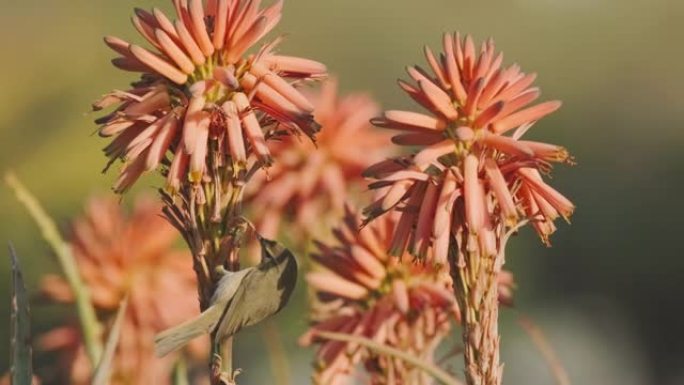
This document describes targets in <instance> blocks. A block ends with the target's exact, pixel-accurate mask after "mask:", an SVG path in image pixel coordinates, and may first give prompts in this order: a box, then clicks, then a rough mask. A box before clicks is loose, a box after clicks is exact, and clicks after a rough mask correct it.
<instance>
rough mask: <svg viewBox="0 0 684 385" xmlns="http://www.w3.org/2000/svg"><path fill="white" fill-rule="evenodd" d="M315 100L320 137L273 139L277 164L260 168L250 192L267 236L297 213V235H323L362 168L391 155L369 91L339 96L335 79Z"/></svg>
mask: <svg viewBox="0 0 684 385" xmlns="http://www.w3.org/2000/svg"><path fill="white" fill-rule="evenodd" d="M311 100H312V102H313V105H314V107H315V113H314V116H315V119H316V122H318V123H319V124H320V125H321V131H320V132H319V133H318V135H316V143H315V144H314V143H311V142H310V141H302V140H299V139H297V138H292V137H290V138H284V139H283V140H282V141H280V142H278V143H274V145H273V146H272V149H271V150H272V154H273V157H274V159H275V162H274V165H273V166H272V167H271V168H269V169H268V170H262V171H260V172H259V173H257V174H256V175H255V177H254V178H253V179H252V181H251V183H250V185H249V188H248V191H247V193H246V196H247V201H248V202H249V203H250V205H252V206H253V207H258V208H259V210H260V211H261V214H262V215H261V218H260V219H259V220H258V223H257V227H258V229H259V232H260V233H261V234H262V235H264V236H267V237H275V236H277V233H278V228H279V224H280V221H281V220H283V219H286V220H287V219H293V220H294V221H295V222H296V226H294V230H295V231H297V232H298V233H299V235H304V234H307V235H314V236H321V235H322V234H321V232H320V229H321V228H325V227H326V226H325V223H326V219H334V220H337V219H339V217H340V216H341V215H342V213H343V208H344V202H345V200H347V199H349V197H350V196H351V195H353V194H354V190H355V189H356V190H360V189H361V186H362V185H365V183H364V179H363V177H362V176H361V173H362V172H363V170H364V169H366V168H367V167H368V166H370V165H371V164H373V163H375V162H377V161H379V160H381V159H383V158H385V157H387V156H389V155H390V153H389V151H390V149H388V147H387V146H386V142H387V140H388V139H389V137H388V136H387V135H386V134H385V133H384V132H380V131H379V130H374V129H373V128H372V127H371V126H370V123H369V120H370V119H371V118H373V117H374V116H376V115H377V113H378V111H379V109H378V107H377V105H376V103H375V102H374V101H373V100H372V99H371V98H370V97H369V96H367V95H365V94H360V93H358V94H350V95H348V96H344V97H340V96H338V83H337V81H336V80H335V79H332V80H329V81H327V82H325V83H324V84H323V86H322V89H321V92H320V93H317V94H313V95H311ZM290 235H295V234H292V232H290Z"/></svg>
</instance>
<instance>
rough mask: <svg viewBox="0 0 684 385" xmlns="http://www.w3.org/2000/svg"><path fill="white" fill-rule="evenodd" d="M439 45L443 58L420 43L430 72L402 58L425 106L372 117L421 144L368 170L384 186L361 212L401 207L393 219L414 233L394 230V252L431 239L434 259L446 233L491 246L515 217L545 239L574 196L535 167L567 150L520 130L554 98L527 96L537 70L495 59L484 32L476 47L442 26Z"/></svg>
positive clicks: (441, 254) (442, 252) (550, 107)
mask: <svg viewBox="0 0 684 385" xmlns="http://www.w3.org/2000/svg"><path fill="white" fill-rule="evenodd" d="M443 45H444V54H443V55H442V57H441V58H442V60H438V59H437V58H436V57H435V55H434V54H433V53H432V51H430V49H429V48H426V50H425V53H426V57H427V60H428V63H429V65H430V68H431V69H432V71H433V74H429V73H428V72H427V71H425V70H423V69H421V68H419V67H409V68H408V73H409V76H410V77H411V78H412V79H413V80H414V81H415V82H416V84H415V85H413V84H409V83H406V82H404V81H400V82H399V85H400V87H401V88H402V89H403V90H404V91H406V92H407V93H408V94H409V96H411V97H412V98H413V99H414V100H415V101H417V102H418V103H419V104H420V105H422V106H423V107H425V108H426V109H428V110H429V111H430V112H431V113H432V115H425V114H422V113H416V112H408V111H386V112H385V113H384V115H383V116H382V117H380V118H377V119H374V120H373V122H374V124H376V125H378V126H380V127H387V128H390V129H393V130H398V131H401V134H399V135H396V136H394V137H393V138H392V140H393V142H395V143H397V144H399V145H410V146H418V147H419V150H418V152H417V153H416V154H415V155H414V156H413V157H411V158H401V159H393V160H387V161H384V162H381V163H378V164H376V165H374V166H372V167H371V168H369V169H368V170H367V171H366V173H365V175H366V176H368V177H372V178H375V179H377V182H375V183H373V184H372V185H371V187H372V188H382V189H383V190H382V196H381V198H380V199H379V200H378V201H376V202H375V203H373V204H372V205H371V206H370V207H368V208H367V209H366V214H367V215H368V216H369V217H370V218H373V217H375V216H377V215H380V214H382V213H384V212H386V211H388V210H391V209H394V208H397V209H400V210H401V211H403V216H402V222H401V224H400V228H402V229H404V230H405V231H406V232H412V234H413V237H411V241H410V242H409V240H408V238H409V237H405V238H404V239H395V242H394V245H395V246H396V247H395V250H394V252H396V253H401V252H403V250H404V249H406V248H409V249H410V251H411V252H412V253H414V254H417V255H421V256H422V255H424V254H425V251H426V250H427V247H428V246H429V245H430V244H431V243H432V242H434V243H435V249H436V251H435V255H434V257H435V259H436V260H437V261H439V262H445V261H446V259H447V251H448V244H449V236H450V234H454V235H456V234H458V233H462V234H465V235H473V236H475V238H477V239H478V243H479V244H480V246H481V247H482V248H485V249H488V250H489V251H496V250H498V249H499V246H500V245H497V244H496V242H495V240H496V238H500V237H496V236H495V233H498V232H500V231H501V228H500V225H503V226H507V227H512V226H515V225H516V223H518V222H519V221H520V220H521V219H522V218H528V219H530V220H531V221H532V222H533V224H534V227H535V229H536V230H537V232H538V233H539V235H540V236H541V237H542V239H543V241H544V242H545V243H548V236H549V235H550V234H551V233H552V232H553V231H554V230H555V227H554V225H553V220H554V219H556V218H557V217H558V216H562V217H564V218H566V219H567V218H569V216H570V215H571V214H572V212H573V210H574V205H573V204H572V203H571V202H570V201H569V200H568V199H566V198H565V197H563V196H562V195H561V194H560V193H558V192H557V191H556V190H554V189H553V188H552V187H550V186H549V185H548V184H546V183H545V182H544V181H543V180H542V177H541V173H540V171H543V172H548V171H549V170H550V168H551V165H550V163H551V162H565V163H569V164H572V163H573V160H572V157H570V155H569V154H568V152H567V150H565V149H564V148H562V147H560V146H556V145H552V144H546V143H540V142H534V141H527V140H521V139H520V138H521V136H522V135H523V134H524V133H525V132H526V131H527V130H528V129H529V128H530V127H531V126H532V125H533V124H534V123H535V122H536V121H537V120H539V119H541V118H543V117H544V116H546V115H548V114H550V113H552V112H553V111H555V110H556V109H558V107H559V106H560V102H557V101H551V102H545V103H541V104H537V105H531V104H532V103H533V102H534V101H535V100H536V99H537V98H538V97H539V95H540V91H539V89H538V88H534V87H531V86H532V82H533V81H534V79H535V75H534V74H529V75H526V74H524V73H522V72H521V71H520V69H519V67H518V66H517V65H513V66H511V67H508V68H504V67H502V66H501V65H502V62H503V56H502V55H501V54H496V52H495V51H494V44H493V43H492V41H491V40H490V41H487V42H486V43H484V44H483V45H482V47H481V49H480V53H479V54H477V53H476V49H475V45H474V43H473V40H472V39H471V38H470V37H469V36H466V37H465V39H461V38H460V37H459V35H458V34H456V36H453V35H451V34H445V35H444V40H443ZM509 132H513V134H512V135H507V134H508V133H509ZM411 229H413V230H411ZM449 229H451V230H450V231H449ZM401 235H402V236H404V234H403V233H402V234H401Z"/></svg>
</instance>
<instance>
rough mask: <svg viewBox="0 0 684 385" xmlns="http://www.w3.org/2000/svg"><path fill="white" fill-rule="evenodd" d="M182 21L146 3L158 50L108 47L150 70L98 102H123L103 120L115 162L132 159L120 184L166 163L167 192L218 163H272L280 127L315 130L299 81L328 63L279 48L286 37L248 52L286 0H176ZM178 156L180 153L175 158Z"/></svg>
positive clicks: (139, 19) (115, 42) (143, 16)
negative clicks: (271, 140) (267, 0)
mask: <svg viewBox="0 0 684 385" xmlns="http://www.w3.org/2000/svg"><path fill="white" fill-rule="evenodd" d="M173 3H174V8H175V11H176V18H177V20H176V21H171V19H170V18H168V17H167V16H166V15H165V14H164V13H163V12H162V11H160V10H159V9H154V10H153V11H152V12H148V11H144V10H141V9H137V10H136V12H135V16H133V24H134V26H135V27H136V29H137V30H138V32H139V33H140V34H141V35H142V36H143V37H144V39H145V40H146V41H147V43H148V44H149V46H150V49H148V48H144V47H142V46H140V45H136V44H131V43H128V42H126V41H123V40H121V39H119V38H116V37H112V36H110V37H106V38H105V43H106V44H107V45H108V46H109V47H110V48H111V49H112V50H114V51H115V52H116V53H117V54H118V55H120V56H119V57H117V58H115V59H114V60H113V64H114V65H115V66H117V67H118V68H121V69H123V70H126V71H132V72H140V73H142V76H141V79H140V80H139V81H137V82H135V83H134V84H133V88H132V89H130V90H127V91H120V90H116V91H113V92H111V93H109V94H107V95H105V96H103V97H102V99H100V100H99V101H97V102H96V103H95V104H94V106H93V107H94V109H95V110H100V109H103V108H106V107H110V106H116V108H115V110H114V111H113V112H111V113H110V114H108V115H106V116H104V117H102V118H100V119H98V120H97V122H98V123H99V124H101V127H100V130H99V133H100V135H101V136H103V137H114V140H113V141H112V142H111V143H110V144H109V145H108V146H107V147H106V148H105V154H106V155H107V156H108V157H109V158H110V159H111V162H110V164H111V163H112V162H113V161H114V160H116V159H119V158H121V159H124V160H125V162H126V163H125V166H124V167H123V170H122V171H121V174H120V176H119V179H118V180H117V182H116V184H115V186H114V189H115V190H116V191H118V192H123V191H125V190H126V189H128V188H129V187H130V186H131V185H133V183H134V182H135V181H136V180H137V179H138V178H139V177H140V175H141V174H142V173H143V172H145V171H151V170H155V169H157V168H159V167H160V166H161V167H162V168H163V172H164V174H165V175H166V177H167V188H168V189H169V190H170V191H178V190H179V189H180V185H181V184H183V183H185V182H186V181H187V180H188V179H189V180H190V181H191V182H193V183H199V182H200V181H201V180H202V178H203V176H204V175H206V174H207V173H209V172H208V170H207V168H208V165H211V164H216V163H218V164H221V163H224V162H226V163H229V164H230V165H231V166H232V168H233V169H234V172H235V173H239V172H240V170H243V169H244V168H245V167H246V165H247V164H248V162H249V161H250V159H251V157H252V156H253V157H255V158H256V161H258V163H259V164H261V165H269V164H270V162H271V155H270V152H269V149H268V147H267V145H266V139H267V138H268V137H269V136H273V135H276V131H279V132H282V131H291V132H295V133H299V132H303V133H305V134H306V135H308V136H310V137H311V136H313V134H314V133H315V132H316V130H317V126H316V125H315V124H314V123H313V119H312V115H311V114H312V111H313V106H312V105H311V103H309V101H308V100H307V99H306V98H305V97H304V96H303V95H302V94H301V93H300V92H299V91H298V90H297V89H296V88H295V87H294V85H293V82H295V81H302V80H306V79H311V78H316V77H321V76H323V75H324V74H325V66H323V65H322V64H320V63H317V62H314V61H311V60H307V59H303V58H297V57H291V56H283V55H279V54H277V53H275V51H274V50H275V47H276V45H277V44H278V42H279V40H276V41H275V42H273V43H270V44H266V45H263V46H262V47H261V48H260V49H259V50H257V51H256V52H254V53H251V54H249V53H248V51H249V50H250V48H251V47H253V46H254V45H255V44H256V43H257V42H258V41H259V40H260V39H261V38H262V37H263V36H264V35H266V34H267V33H268V32H270V31H271V30H272V29H273V28H274V27H275V26H276V25H277V23H278V21H279V20H280V17H281V9H282V1H278V2H276V3H275V4H273V5H271V6H270V7H268V8H265V9H259V4H260V2H259V1H249V0H213V1H208V2H207V4H206V5H203V3H202V0H190V1H187V0H174V1H173ZM276 126H277V127H278V130H275V127H276ZM169 155H170V156H169Z"/></svg>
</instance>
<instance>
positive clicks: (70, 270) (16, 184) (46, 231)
mask: <svg viewBox="0 0 684 385" xmlns="http://www.w3.org/2000/svg"><path fill="white" fill-rule="evenodd" d="M5 183H7V185H8V186H9V187H10V188H11V189H12V190H14V194H15V195H16V197H17V200H18V201H19V202H20V203H21V204H23V205H24V207H25V208H26V210H27V211H28V212H29V215H30V216H31V218H33V220H34V222H36V224H37V225H38V228H39V229H40V232H41V235H42V236H43V239H44V240H45V241H46V242H47V243H48V244H49V245H50V247H51V248H52V250H53V251H54V253H55V255H56V256H57V260H58V261H59V264H60V266H61V267H62V270H63V271H64V276H65V277H66V279H67V282H68V283H69V286H70V287H71V290H73V291H74V295H75V297H76V309H77V311H78V317H79V320H80V321H81V329H82V331H83V341H84V343H85V347H86V351H87V353H88V357H89V358H90V362H91V363H92V364H93V366H95V364H96V363H97V362H99V360H100V359H99V357H100V355H101V354H102V346H101V343H100V339H99V338H100V323H99V322H98V320H97V316H96V314H95V309H94V308H93V305H92V303H91V302H90V293H89V291H88V289H87V288H86V286H85V285H84V284H83V281H81V276H80V275H79V273H78V267H77V265H76V261H75V260H74V256H73V254H72V253H71V247H70V246H69V244H68V243H66V242H65V241H64V240H63V239H62V237H61V235H60V234H59V231H58V230H57V225H56V224H55V222H54V221H53V220H52V218H50V216H49V215H48V214H47V213H46V212H45V210H44V209H43V207H42V206H41V205H40V202H38V200H37V199H36V198H35V197H34V196H33V195H32V194H31V192H29V191H28V189H26V187H24V185H23V184H22V183H21V182H20V181H19V179H17V177H16V176H14V174H12V173H8V174H7V175H6V176H5Z"/></svg>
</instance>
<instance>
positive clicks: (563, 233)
mask: <svg viewBox="0 0 684 385" xmlns="http://www.w3.org/2000/svg"><path fill="white" fill-rule="evenodd" d="M169 5H170V1H166V0H156V1H149V0H147V1H130V0H117V1H111V0H110V1H105V0H69V1H64V0H63V1H59V0H50V1H46V0H22V1H20V2H16V1H9V0H1V1H0V52H2V54H1V55H0V56H1V57H2V59H0V73H2V74H3V75H2V80H0V85H2V92H0V143H2V151H0V169H1V170H2V171H4V170H6V169H9V168H11V169H14V170H15V171H16V172H17V173H18V175H19V176H20V177H21V178H22V179H23V180H24V182H25V183H26V184H27V185H28V186H29V187H30V188H31V189H32V190H33V192H35V193H36V195H37V196H38V197H39V198H40V199H41V200H42V202H43V203H44V204H45V206H46V207H47V209H48V210H49V211H50V213H51V214H53V215H54V217H55V218H57V219H58V221H59V222H60V223H61V224H66V223H67V221H68V219H69V218H71V217H73V216H75V215H76V214H77V213H80V210H81V204H82V202H83V201H84V199H85V198H87V197H88V196H90V195H91V194H93V193H95V192H106V191H108V190H107V189H108V187H109V186H110V184H111V182H112V179H113V177H114V173H110V174H109V175H105V176H103V175H101V174H100V173H99V171H100V170H101V168H102V166H103V165H104V164H105V159H104V157H103V156H102V154H101V153H100V149H101V148H102V147H103V146H104V144H105V143H104V141H102V140H100V139H99V138H97V137H96V136H94V135H92V133H93V132H94V130H95V126H94V125H93V123H92V120H93V118H94V117H93V115H91V114H89V113H88V110H89V104H90V102H91V101H92V100H94V99H95V98H96V97H97V96H99V95H100V94H102V93H104V92H106V91H108V90H110V89H112V88H119V87H124V86H125V85H126V84H128V82H129V81H130V80H132V78H133V77H132V76H131V75H130V74H125V73H122V72H120V71H117V70H115V69H114V68H113V67H112V66H110V65H109V59H110V58H111V57H112V53H111V52H110V51H109V50H108V49H107V48H106V47H105V46H104V44H103V43H102V39H101V38H102V36H104V35H106V34H114V35H117V36H120V37H123V38H131V39H134V40H136V41H140V38H138V37H137V36H136V33H135V31H134V29H133V28H132V26H131V25H130V21H129V17H130V15H131V14H132V8H133V7H136V6H138V7H144V8H150V7H152V6H159V7H161V8H163V9H169ZM682 16H684V2H681V1H678V0H573V1H570V0H505V1H465V0H421V1H408V0H372V1H368V0H344V1H343V0H288V1H286V2H285V12H284V18H283V21H282V23H281V25H280V27H279V28H278V29H277V31H278V32H279V33H287V34H288V39H287V40H286V43H285V44H284V46H283V47H282V51H283V52H287V53H289V54H294V55H301V56H305V57H311V58H315V59H318V60H320V61H322V62H324V63H326V64H327V65H328V66H329V69H330V71H331V72H332V73H335V74H337V75H339V77H340V79H341V84H342V89H343V90H345V91H351V90H367V91H369V92H370V93H372V94H373V95H374V96H375V97H376V98H377V99H378V101H379V102H380V103H381V104H382V105H383V106H384V107H386V108H393V109H394V108H409V109H411V108H414V107H413V105H412V103H410V102H409V100H408V98H407V97H405V96H404V95H403V94H402V93H401V92H400V91H399V90H398V87H396V84H395V80H396V79H397V78H398V77H403V76H404V72H403V69H404V67H405V66H406V65H409V64H421V65H423V64H424V60H423V58H422V46H423V45H424V44H430V45H431V46H432V47H434V48H438V47H439V44H440V41H441V34H442V32H444V31H452V30H459V31H461V32H467V33H471V34H473V35H474V37H475V38H476V39H477V40H478V41H482V40H483V39H485V38H487V37H490V36H491V37H493V38H494V39H495V41H496V43H497V47H498V48H499V49H501V50H503V51H504V52H505V55H506V62H507V63H508V64H511V63H513V62H517V63H519V64H520V65H521V66H522V68H523V70H524V71H526V72H537V73H538V74H539V77H538V81H537V84H538V85H539V86H540V87H541V88H542V90H543V92H544V97H545V98H546V99H560V100H563V102H564V106H563V108H562V109H561V110H560V111H559V112H557V113H555V114H553V116H551V117H549V118H547V119H544V120H543V121H542V122H541V123H540V124H538V125H537V126H536V127H535V128H534V129H533V130H531V131H530V133H529V134H528V135H529V137H530V138H535V139H538V140H545V141H550V142H553V143H560V144H563V145H565V146H567V147H568V148H569V149H570V150H571V151H572V152H573V154H574V155H575V156H576V158H577V160H578V163H579V164H578V166H577V167H574V168H569V167H559V168H558V169H557V171H556V173H555V180H554V181H553V183H554V185H556V186H558V188H559V189H560V190H561V191H563V192H565V193H566V195H567V196H569V197H570V198H571V199H573V200H574V201H575V202H576V204H577V206H578V210H577V213H576V214H575V216H574V218H573V224H572V226H566V225H561V226H560V231H559V232H558V234H557V235H556V236H555V237H554V238H553V243H554V246H553V247H552V248H549V249H546V248H544V247H543V246H541V245H540V243H539V242H537V240H536V238H535V236H533V234H531V231H530V230H526V231H525V232H524V234H523V236H522V237H519V238H518V239H516V241H515V242H514V243H515V245H514V246H513V247H512V249H511V250H510V251H509V253H508V255H509V257H508V265H509V268H510V269H512V270H513V271H514V272H515V273H516V274H517V279H518V283H519V290H518V291H517V304H516V310H506V311H504V314H503V321H502V333H503V337H502V338H503V342H502V343H503V346H504V352H503V360H504V361H505V362H506V383H508V384H531V385H535V384H551V383H552V379H551V376H550V374H549V370H548V368H547V367H546V366H545V364H544V362H543V360H542V358H541V357H540V355H539V353H538V352H537V351H536V350H535V348H534V346H533V345H532V343H531V342H530V339H529V338H528V337H527V335H526V334H525V333H524V332H523V331H522V329H521V328H520V327H519V326H518V324H517V322H516V318H517V317H518V314H519V313H524V314H529V315H531V316H532V317H533V319H535V320H536V321H537V322H538V323H539V324H540V325H541V326H542V328H543V329H544V330H545V331H546V332H547V334H548V337H549V340H550V342H551V343H552V344H553V345H554V347H555V348H556V349H557V351H558V354H559V355H560V357H561V359H562V361H563V362H564V364H565V365H566V367H567V370H568V371H569V373H570V377H571V379H572V380H573V383H575V384H606V385H610V384H616V385H617V384H620V385H631V384H635V385H636V384H666V385H670V384H671V385H675V384H684V366H683V365H682V362H684V343H683V342H684V327H682V324H683V321H682V320H683V316H684V306H683V305H684V299H683V297H682V294H684V290H683V288H682V286H683V284H684V258H682V254H684V253H683V252H684V249H683V247H682V244H681V243H680V242H679V241H678V240H677V238H678V237H680V236H681V234H680V231H681V230H682V229H683V226H682V225H681V220H682V217H684V208H683V207H684V206H683V205H682V204H681V200H680V199H679V196H678V195H679V194H678V193H677V192H676V191H678V189H679V188H682V187H684V177H683V176H682V175H683V174H682V172H681V167H682V165H684V156H683V155H682V147H683V146H684V133H682V129H684V127H683V123H684V119H683V118H682V111H684V98H682V97H681V95H682V89H684V76H683V75H682V61H683V60H684V44H682V41H683V40H684V27H683V25H682ZM154 182H156V180H155V181H150V182H147V181H146V182H143V183H142V185H143V186H142V187H140V188H139V190H147V191H151V187H152V186H153V184H154ZM129 200H130V199H129ZM125 201H127V200H125ZM0 212H2V220H1V221H0V241H2V242H3V243H4V242H7V241H10V240H11V241H13V242H14V243H15V245H16V248H17V250H18V252H19V253H20V255H21V256H22V257H23V261H24V263H23V264H24V266H25V268H26V270H27V275H28V285H29V289H35V288H36V287H37V281H38V278H39V277H40V275H41V274H43V273H44V272H46V271H51V270H54V269H55V267H56V265H55V263H54V261H53V258H52V256H51V254H50V252H49V251H48V250H47V247H46V246H45V245H44V244H43V243H42V242H41V240H40V237H39V235H38V234H37V232H36V230H35V226H34V225H33V223H32V222H31V221H30V220H29V219H28V217H27V215H26V213H25V212H24V211H23V209H22V208H20V207H18V206H17V204H16V203H15V200H14V199H13V197H12V196H11V195H10V193H9V192H8V191H7V189H6V188H5V187H4V186H3V187H2V188H1V189H0ZM3 254H6V253H3ZM8 268H9V262H8V258H0V276H1V277H2V278H0V281H1V282H2V285H0V303H2V304H6V305H5V306H0V319H1V321H0V324H3V325H8V324H9V315H8V312H9V295H8V290H9V272H8ZM301 294H303V293H301ZM303 297H304V296H303V295H301V296H300V298H299V300H297V301H296V303H295V304H294V305H293V306H292V307H290V308H288V309H287V310H286V311H285V312H284V313H282V314H281V315H279V316H278V321H279V322H280V323H281V324H282V325H284V331H285V343H286V345H287V348H288V349H289V350H290V351H291V355H290V358H291V362H290V364H291V366H292V368H291V369H292V372H293V378H294V379H295V381H294V382H293V383H295V384H301V383H306V382H307V381H308V373H309V366H308V364H309V360H310V352H309V351H306V350H303V349H300V348H298V347H297V345H296V342H295V340H296V337H297V335H298V334H299V333H301V332H302V331H303V330H304V328H305V327H306V322H305V317H303V316H302V314H303V312H304V311H305V303H304V300H303ZM34 309H35V316H34V328H35V330H36V333H35V334H38V333H39V332H40V331H44V330H47V329H49V328H50V327H52V326H54V325H56V324H58V323H59V322H60V320H61V318H62V317H63V316H64V314H58V315H57V316H52V315H53V314H55V313H54V312H55V309H52V308H46V307H44V306H34ZM0 341H9V336H8V328H6V327H4V326H3V327H2V328H0ZM7 345H8V344H3V343H0V346H2V349H0V372H4V371H5V370H6V368H7V365H8V355H7V351H6V349H5V346H7ZM237 346H238V352H239V353H238V355H239V357H238V363H237V366H239V367H242V368H244V369H245V373H244V374H243V375H242V376H241V377H240V380H241V381H240V383H241V384H244V385H248V384H261V383H269V382H270V380H269V372H268V367H269V366H268V362H267V360H266V359H265V354H264V347H263V340H262V336H261V333H260V331H259V329H258V328H256V329H253V330H250V331H248V332H246V333H243V334H242V335H241V336H240V337H239V338H238V345H237Z"/></svg>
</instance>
